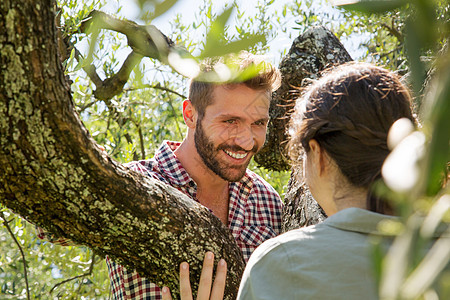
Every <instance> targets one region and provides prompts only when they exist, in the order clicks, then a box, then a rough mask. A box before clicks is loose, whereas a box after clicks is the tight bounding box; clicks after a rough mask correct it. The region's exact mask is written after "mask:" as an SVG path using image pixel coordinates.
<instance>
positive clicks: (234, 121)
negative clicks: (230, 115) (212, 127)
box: [225, 119, 236, 124]
mask: <svg viewBox="0 0 450 300" xmlns="http://www.w3.org/2000/svg"><path fill="white" fill-rule="evenodd" d="M225 123H228V124H234V123H236V120H234V119H231V120H226V121H225Z"/></svg>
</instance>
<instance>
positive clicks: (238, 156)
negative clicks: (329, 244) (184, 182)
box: [194, 85, 269, 182]
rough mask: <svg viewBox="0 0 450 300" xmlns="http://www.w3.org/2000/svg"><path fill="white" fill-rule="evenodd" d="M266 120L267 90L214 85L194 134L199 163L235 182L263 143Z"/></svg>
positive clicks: (223, 177)
mask: <svg viewBox="0 0 450 300" xmlns="http://www.w3.org/2000/svg"><path fill="white" fill-rule="evenodd" d="M268 120H269V95H268V94H267V93H265V92H262V91H255V90H252V89H250V88H248V87H246V86H245V85H236V86H232V87H229V86H217V87H215V89H214V92H213V102H212V104H210V105H209V106H207V107H206V109H205V114H204V116H203V118H202V119H201V120H200V119H199V120H198V121H197V124H196V129H195V134H194V139H195V146H196V148H197V152H198V153H199V155H200V157H201V158H202V160H203V163H204V164H205V165H206V166H207V167H208V168H209V169H211V171H213V172H214V173H215V174H217V175H218V176H220V177H221V178H222V179H224V180H227V181H230V182H233V181H239V180H240V179H241V178H242V177H243V176H244V174H245V170H246V168H247V166H248V164H249V163H250V160H251V158H252V157H253V155H254V154H255V153H256V152H258V151H259V150H260V149H261V147H262V146H263V144H264V141H265V138H266V130H267V123H268Z"/></svg>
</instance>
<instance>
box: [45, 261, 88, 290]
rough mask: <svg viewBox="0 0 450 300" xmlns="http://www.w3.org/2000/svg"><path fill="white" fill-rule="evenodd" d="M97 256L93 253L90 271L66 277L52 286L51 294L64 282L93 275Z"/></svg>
mask: <svg viewBox="0 0 450 300" xmlns="http://www.w3.org/2000/svg"><path fill="white" fill-rule="evenodd" d="M95 257H96V255H95V253H94V254H92V261H91V265H90V266H89V271H88V272H87V273H84V274H81V275H77V276H74V277H71V278H68V279H66V280H63V281H61V282H59V283H57V284H55V286H54V287H52V289H51V290H50V294H51V293H53V291H54V290H55V289H56V288H57V287H58V286H60V285H62V284H64V283H67V282H69V281H72V280H75V279H78V278H83V277H86V276H90V275H92V271H93V270H94V264H95Z"/></svg>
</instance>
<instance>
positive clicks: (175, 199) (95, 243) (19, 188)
mask: <svg viewBox="0 0 450 300" xmlns="http://www.w3.org/2000/svg"><path fill="white" fill-rule="evenodd" d="M0 68H1V73H0V134H1V135H0V172H1V174H2V175H1V177H0V202H1V203H2V204H4V205H5V206H7V207H9V208H10V209H12V210H13V211H15V212H16V213H18V214H20V215H21V216H23V217H25V218H27V219H28V220H29V221H31V222H33V223H35V224H37V225H39V226H42V227H44V228H45V229H47V230H50V231H51V232H53V233H55V234H56V235H58V236H63V237H66V238H70V239H72V240H73V241H75V242H77V243H79V244H83V245H86V246H88V247H90V248H92V249H93V250H94V251H95V252H96V253H98V254H100V255H104V254H108V255H109V256H111V258H112V259H113V260H115V261H117V262H119V263H122V264H124V265H125V266H126V267H128V268H135V269H136V270H137V271H138V272H139V273H140V274H142V275H143V276H145V277H147V278H149V279H150V280H152V281H153V282H155V283H157V284H159V285H162V284H164V285H168V286H169V287H171V288H172V290H173V291H177V290H178V278H177V277H178V275H177V274H178V265H179V263H180V262H181V261H187V262H189V263H190V264H191V265H192V269H193V271H194V273H195V275H194V277H193V282H195V283H196V282H197V281H198V280H197V278H198V277H199V274H200V272H199V268H200V266H201V261H202V259H203V255H204V252H205V251H206V250H211V251H213V252H214V253H215V254H216V258H217V259H219V258H225V259H226V261H227V262H228V265H229V268H230V272H229V276H228V283H227V290H226V298H227V299H234V298H235V296H236V293H237V289H238V285H239V281H240V277H241V273H242V271H243V268H244V262H243V258H242V253H241V251H240V250H239V248H238V247H237V245H236V244H235V242H234V239H233V237H232V236H231V234H230V232H229V230H228V229H227V228H226V227H225V226H223V225H222V223H221V222H220V220H218V219H217V218H216V217H214V216H213V215H212V214H211V213H209V211H208V210H207V209H206V208H204V207H203V206H201V205H200V204H198V203H196V202H195V201H193V200H191V199H190V198H189V197H187V196H186V195H184V194H182V193H181V192H179V191H177V190H176V189H174V188H172V187H170V186H167V185H164V184H163V183H161V182H159V181H156V180H152V179H149V178H148V177H145V176H143V175H141V174H137V173H135V172H132V171H129V170H127V169H126V168H125V167H123V166H122V165H120V164H119V163H117V162H115V161H113V160H112V159H111V158H109V157H107V155H105V154H104V153H102V152H101V151H100V150H99V148H98V147H97V146H96V144H95V142H94V141H93V140H92V139H91V138H90V136H89V133H88V132H87V130H86V129H85V128H84V127H83V125H82V123H81V121H80V119H79V117H78V116H77V115H76V113H75V111H74V106H73V102H72V98H71V94H70V87H69V84H68V81H67V79H66V78H65V76H64V72H63V69H62V65H61V62H60V58H59V56H58V51H57V41H56V27H55V3H54V1H50V0H39V1H28V0H23V1H17V0H14V1H11V0H6V1H5V0H3V1H1V3H0ZM175 297H176V296H175Z"/></svg>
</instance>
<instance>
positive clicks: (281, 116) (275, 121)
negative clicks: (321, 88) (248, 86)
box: [255, 26, 352, 171]
mask: <svg viewBox="0 0 450 300" xmlns="http://www.w3.org/2000/svg"><path fill="white" fill-rule="evenodd" d="M351 60H352V58H351V57H350V55H349V54H348V52H347V50H345V48H344V46H343V45H342V44H341V43H340V42H339V40H338V39H337V38H336V37H335V36H334V34H333V33H332V32H331V31H329V30H328V29H326V28H325V27H322V26H316V27H311V28H309V29H308V30H306V31H305V32H304V33H303V34H301V35H300V36H298V37H297V38H296V39H295V40H294V42H293V43H292V46H291V49H289V52H288V54H287V55H286V56H285V57H284V58H283V59H282V61H281V63H280V67H279V68H280V71H281V73H282V74H283V79H282V84H281V87H280V88H279V89H278V90H277V91H276V92H274V93H273V94H272V102H271V104H270V122H269V125H268V131H267V137H266V143H265V145H264V147H263V149H262V150H261V151H260V152H259V153H258V154H257V155H256V156H255V161H256V162H257V163H258V165H260V166H262V167H264V168H266V169H269V170H276V171H282V170H289V169H290V163H289V160H288V158H287V153H286V141H287V134H286V130H287V128H288V126H287V125H288V124H289V120H290V117H289V112H290V111H291V110H292V109H293V107H294V103H295V99H297V98H298V97H299V95H300V90H299V89H300V88H301V87H304V86H305V82H307V79H317V78H318V77H320V72H321V71H323V70H324V69H325V68H327V67H329V66H332V65H339V64H342V63H344V62H347V61H351Z"/></svg>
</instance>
